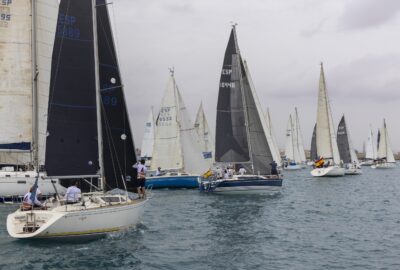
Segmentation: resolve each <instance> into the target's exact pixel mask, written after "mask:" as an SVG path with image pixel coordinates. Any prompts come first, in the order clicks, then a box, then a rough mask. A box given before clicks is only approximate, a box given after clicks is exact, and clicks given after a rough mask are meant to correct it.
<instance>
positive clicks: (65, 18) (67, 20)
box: [56, 12, 81, 39]
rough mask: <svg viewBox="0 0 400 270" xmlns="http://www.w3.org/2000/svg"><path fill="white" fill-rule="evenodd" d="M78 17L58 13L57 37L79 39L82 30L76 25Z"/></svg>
mask: <svg viewBox="0 0 400 270" xmlns="http://www.w3.org/2000/svg"><path fill="white" fill-rule="evenodd" d="M75 23H76V17H75V16H71V15H65V14H64V13H61V12H60V13H59V14H58V22H57V32H56V34H57V37H64V38H70V39H79V38H80V36H81V31H80V30H79V28H78V27H76V26H75Z"/></svg>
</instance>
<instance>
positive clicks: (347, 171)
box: [344, 168, 362, 175]
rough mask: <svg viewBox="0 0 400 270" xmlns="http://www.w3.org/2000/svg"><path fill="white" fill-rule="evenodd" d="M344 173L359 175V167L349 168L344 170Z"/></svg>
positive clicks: (360, 172)
mask: <svg viewBox="0 0 400 270" xmlns="http://www.w3.org/2000/svg"><path fill="white" fill-rule="evenodd" d="M344 174H345V175H360V174H362V171H361V169H360V168H349V169H345V170H344Z"/></svg>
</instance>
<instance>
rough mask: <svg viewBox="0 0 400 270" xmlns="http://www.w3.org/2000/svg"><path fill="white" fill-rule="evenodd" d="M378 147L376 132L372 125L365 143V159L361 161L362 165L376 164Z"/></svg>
mask: <svg viewBox="0 0 400 270" xmlns="http://www.w3.org/2000/svg"><path fill="white" fill-rule="evenodd" d="M377 152H378V151H377V147H376V144H375V141H374V133H373V132H372V128H371V127H370V129H369V132H368V140H367V143H366V145H365V160H364V161H363V162H361V163H360V165H361V166H371V165H373V164H374V160H376V158H377V157H378V155H377Z"/></svg>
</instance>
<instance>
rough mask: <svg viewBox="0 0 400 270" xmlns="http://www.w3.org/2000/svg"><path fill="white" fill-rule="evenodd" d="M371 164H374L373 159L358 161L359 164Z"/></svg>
mask: <svg viewBox="0 0 400 270" xmlns="http://www.w3.org/2000/svg"><path fill="white" fill-rule="evenodd" d="M371 165H374V161H373V160H372V159H371V160H366V161H363V162H361V163H360V166H371Z"/></svg>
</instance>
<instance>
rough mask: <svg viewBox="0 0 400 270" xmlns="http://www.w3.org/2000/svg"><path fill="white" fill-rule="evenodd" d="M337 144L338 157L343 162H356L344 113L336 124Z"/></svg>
mask: <svg viewBox="0 0 400 270" xmlns="http://www.w3.org/2000/svg"><path fill="white" fill-rule="evenodd" d="M337 144H338V148H339V154H340V159H341V160H342V161H343V163H345V164H346V163H353V162H356V163H358V158H357V156H356V153H355V150H354V148H353V146H352V143H351V139H350V134H349V131H348V129H347V126H346V121H345V118H344V115H343V116H342V119H341V120H340V123H339V126H338V131H337Z"/></svg>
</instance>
